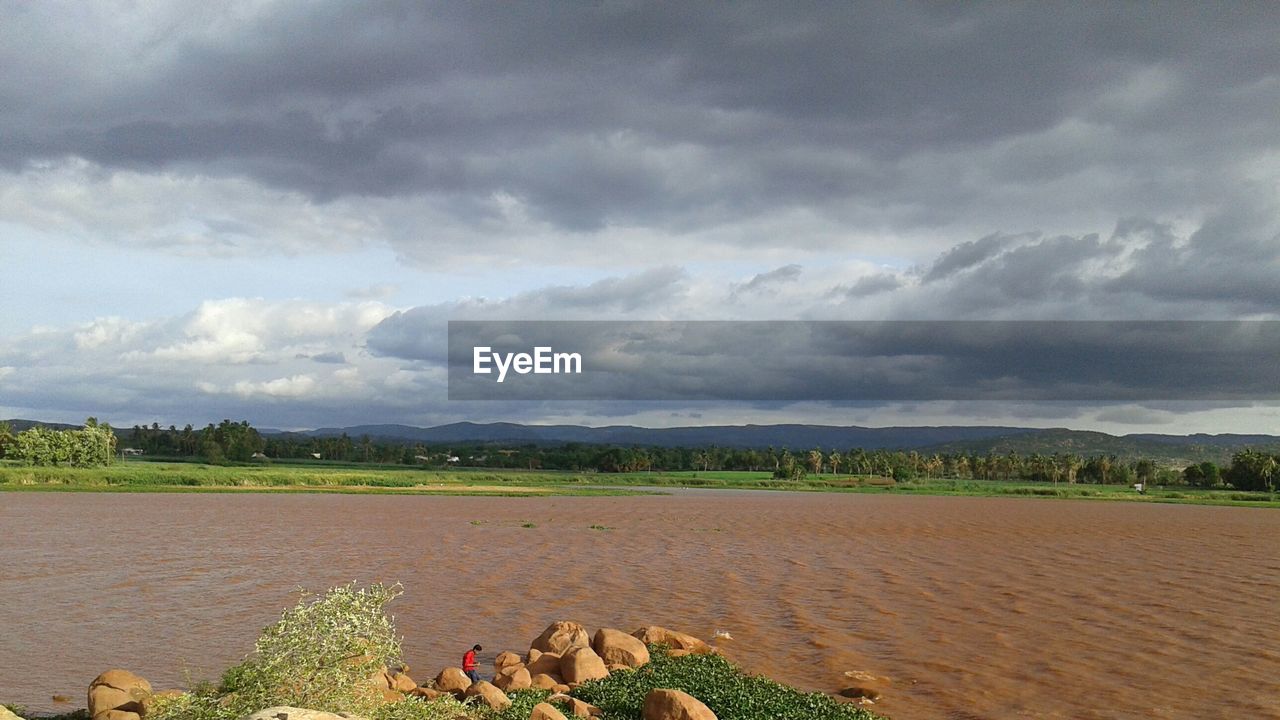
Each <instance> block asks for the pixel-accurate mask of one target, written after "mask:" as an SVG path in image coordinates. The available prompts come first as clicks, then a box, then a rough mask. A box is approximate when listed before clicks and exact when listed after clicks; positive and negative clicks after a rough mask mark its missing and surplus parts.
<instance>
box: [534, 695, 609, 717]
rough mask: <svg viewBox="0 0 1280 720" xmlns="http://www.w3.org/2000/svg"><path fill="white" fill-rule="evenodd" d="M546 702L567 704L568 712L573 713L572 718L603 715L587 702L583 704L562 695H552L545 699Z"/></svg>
mask: <svg viewBox="0 0 1280 720" xmlns="http://www.w3.org/2000/svg"><path fill="white" fill-rule="evenodd" d="M547 702H563V703H568V704H569V708H570V711H571V712H572V713H573V716H574V717H583V718H585V717H602V716H603V715H604V711H603V710H601V709H600V708H598V707H596V706H595V705H592V704H591V703H589V702H583V701H582V700H579V699H578V698H576V697H570V696H568V695H565V694H562V693H557V694H555V695H552V696H551V697H549V698H547Z"/></svg>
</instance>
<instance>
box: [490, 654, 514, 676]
mask: <svg viewBox="0 0 1280 720" xmlns="http://www.w3.org/2000/svg"><path fill="white" fill-rule="evenodd" d="M520 664H521V663H520V656H519V655H517V654H515V653H513V652H511V651H510V650H508V651H506V652H500V653H498V656H497V657H495V658H494V659H493V671H494V672H495V673H500V672H502V668H504V667H507V666H509V665H520Z"/></svg>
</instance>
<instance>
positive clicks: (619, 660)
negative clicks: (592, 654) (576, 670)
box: [591, 628, 649, 668]
mask: <svg viewBox="0 0 1280 720" xmlns="http://www.w3.org/2000/svg"><path fill="white" fill-rule="evenodd" d="M591 649H593V650H595V651H596V654H597V655H599V656H600V657H601V659H603V660H604V661H605V663H606V664H616V665H626V666H627V667H633V668H638V667H640V666H642V665H645V664H647V663H648V662H649V648H647V647H645V646H644V643H643V642H641V641H640V639H639V638H637V637H634V636H632V635H628V634H626V633H624V632H622V631H621V630H614V629H613V628H600V629H599V630H597V631H596V636H595V637H594V638H593V639H592V640H591Z"/></svg>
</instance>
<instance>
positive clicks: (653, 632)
mask: <svg viewBox="0 0 1280 720" xmlns="http://www.w3.org/2000/svg"><path fill="white" fill-rule="evenodd" d="M631 634H632V636H634V637H636V638H637V639H639V640H640V642H642V643H644V644H645V645H653V644H655V643H661V644H663V645H667V646H668V647H670V648H671V649H673V650H688V651H689V652H693V653H698V654H706V653H710V652H712V650H713V649H712V647H711V646H710V645H708V644H707V643H705V642H703V641H701V640H699V639H698V638H696V637H694V636H692V635H688V634H686V633H682V632H676V631H675V630H668V629H666V628H664V627H660V626H658V625H649V626H646V627H642V628H640V629H639V630H636V631H635V632H633V633H631Z"/></svg>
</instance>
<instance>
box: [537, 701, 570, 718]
mask: <svg viewBox="0 0 1280 720" xmlns="http://www.w3.org/2000/svg"><path fill="white" fill-rule="evenodd" d="M529 720H569V719H568V718H566V717H565V716H564V713H562V712H560V711H559V710H557V709H555V707H554V706H552V705H549V704H547V703H538V704H537V705H534V706H533V712H531V713H529Z"/></svg>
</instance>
